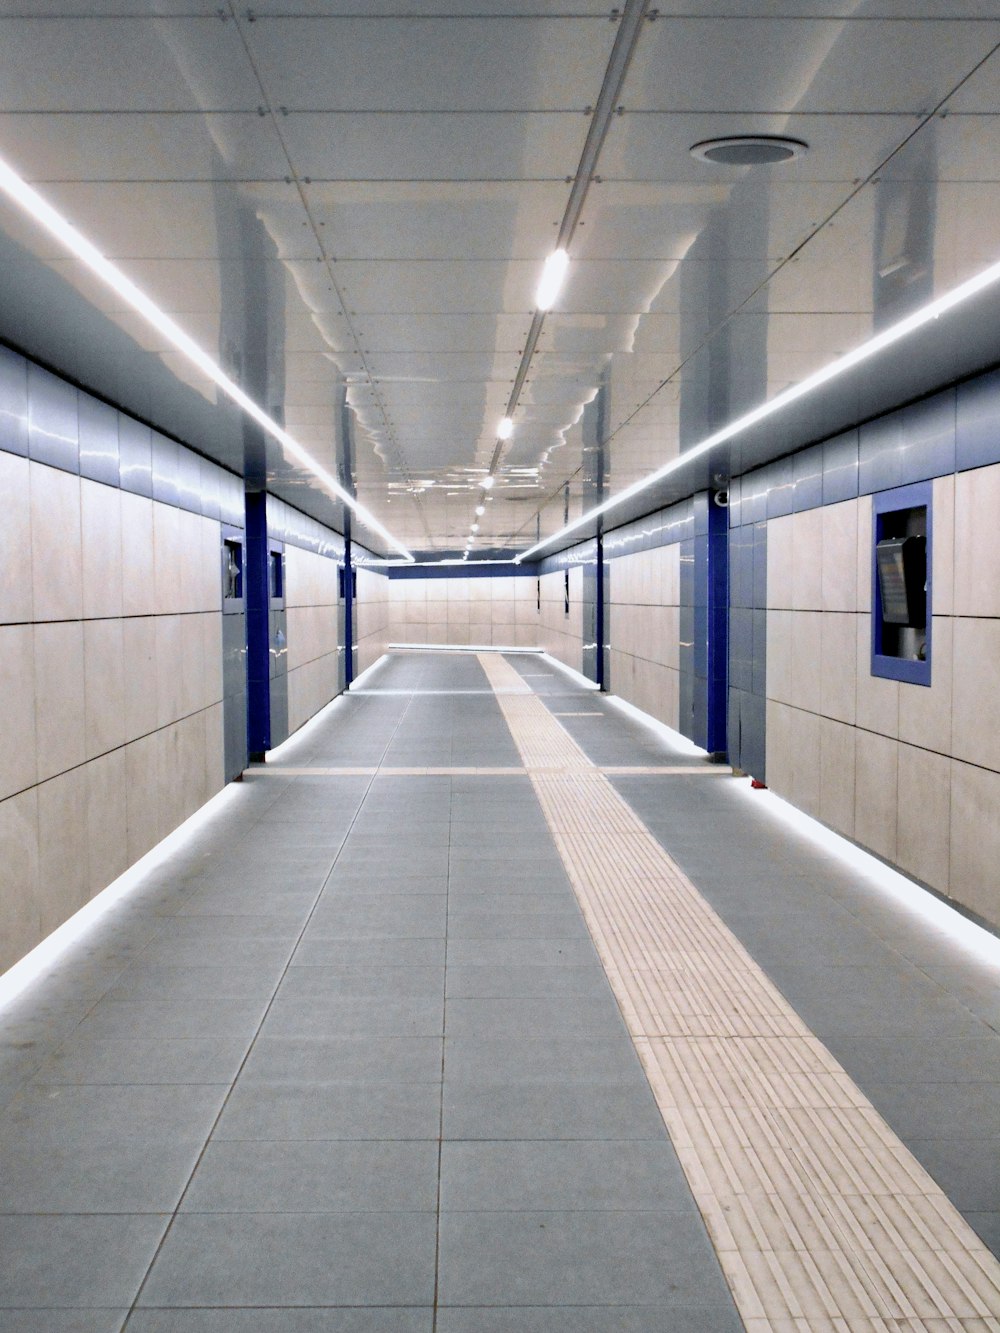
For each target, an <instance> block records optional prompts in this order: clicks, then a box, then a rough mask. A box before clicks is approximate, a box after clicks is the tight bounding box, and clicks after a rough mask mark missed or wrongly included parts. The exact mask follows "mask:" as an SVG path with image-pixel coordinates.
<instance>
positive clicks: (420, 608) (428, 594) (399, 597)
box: [388, 575, 562, 648]
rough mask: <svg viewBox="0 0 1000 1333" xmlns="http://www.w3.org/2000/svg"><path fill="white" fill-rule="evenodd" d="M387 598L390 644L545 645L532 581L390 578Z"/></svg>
mask: <svg viewBox="0 0 1000 1333" xmlns="http://www.w3.org/2000/svg"><path fill="white" fill-rule="evenodd" d="M559 577H560V579H561V578H562V575H560V576H559ZM543 583H544V580H543ZM388 593H389V600H388V617H389V619H388V639H389V642H391V643H435V644H457V645H461V646H463V647H464V646H466V645H468V644H478V645H482V646H487V647H519V648H537V647H540V646H541V643H540V634H541V623H542V621H541V617H540V616H539V614H538V610H537V596H538V591H537V583H536V580H535V579H533V578H528V577H517V578H513V577H503V578H447V579H390V580H389V584H388ZM561 596H562V594H561V593H560V598H561ZM560 614H561V611H560Z"/></svg>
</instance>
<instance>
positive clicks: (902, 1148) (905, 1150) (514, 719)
mask: <svg viewBox="0 0 1000 1333" xmlns="http://www.w3.org/2000/svg"><path fill="white" fill-rule="evenodd" d="M511 720H512V721H515V724H516V718H511ZM515 740H517V737H516V736H515ZM568 869H569V870H571V878H575V877H573V874H572V869H571V866H568ZM612 882H613V881H612ZM692 888H693V886H692ZM761 970H763V969H761ZM612 981H613V978H612ZM887 1130H888V1126H887ZM888 1132H889V1133H891V1130H888ZM893 1137H895V1136H893ZM899 1146H900V1149H901V1150H903V1152H904V1153H905V1152H907V1149H905V1148H904V1146H903V1145H901V1144H900V1145H899ZM935 1188H936V1186H935ZM949 1313H951V1312H949Z"/></svg>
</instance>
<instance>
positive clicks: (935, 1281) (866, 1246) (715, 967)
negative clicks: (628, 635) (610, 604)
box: [479, 654, 1000, 1333]
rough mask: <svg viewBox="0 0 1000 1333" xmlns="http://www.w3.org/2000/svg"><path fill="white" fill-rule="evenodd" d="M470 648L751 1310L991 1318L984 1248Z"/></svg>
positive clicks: (995, 1283)
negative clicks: (507, 729) (518, 754)
mask: <svg viewBox="0 0 1000 1333" xmlns="http://www.w3.org/2000/svg"><path fill="white" fill-rule="evenodd" d="M479 661H480V663H481V665H482V668H483V670H484V672H485V673H486V675H487V677H488V679H489V681H490V684H491V685H492V686H493V688H494V690H495V691H496V694H497V699H498V702H499V705H500V708H501V709H502V711H503V714H504V717H505V719H506V721H507V725H508V726H509V727H510V731H511V735H512V736H513V738H514V741H515V743H516V745H517V747H518V749H519V750H520V752H521V758H522V762H523V763H524V766H525V768H526V770H527V771H528V774H529V776H530V777H531V780H532V783H533V785H534V789H535V792H536V793H537V795H538V799H539V801H540V802H541V805H542V809H543V810H544V812H545V817H546V819H547V820H548V823H549V827H550V829H551V831H552V834H553V837H554V838H555V841H556V844H557V845H558V848H559V851H560V854H561V856H562V858H563V862H564V864H565V866H566V870H567V873H568V875H569V877H570V879H571V881H572V884H573V888H574V890H575V892H576V894H577V897H578V898H579V901H580V905H581V907H582V909H583V913H584V916H585V917H586V920H587V925H588V927H589V928H590V932H591V935H592V936H593V939H594V943H595V944H596V946H597V949H598V952H599V953H600V956H601V959H602V961H603V963H604V966H605V968H606V970H607V973H608V977H609V979H610V981H611V985H612V986H613V988H614V991H615V994H616V996H617V998H618V1003H619V1005H620V1006H621V1010H622V1013H623V1015H624V1017H625V1021H626V1023H627V1024H628V1027H629V1030H630V1032H631V1034H632V1037H633V1040H634V1042H635V1045H636V1049H637V1050H638V1052H639V1056H640V1058H641V1060H642V1062H643V1064H644V1066H645V1068H646V1072H647V1075H648V1076H649V1080H650V1083H651V1085H652V1088H653V1092H654V1094H655V1096H656V1099H657V1101H658V1103H659V1106H660V1110H661V1112H662V1114H663V1118H664V1120H665V1122H666V1124H667V1128H668V1129H669V1131H670V1134H671V1137H672V1139H673V1142H674V1147H675V1148H676V1150H677V1153H678V1156H679V1157H680V1160H681V1164H682V1165H683V1168H684V1171H685V1173H686V1175H687V1178H688V1183H689V1185H690V1187H691V1190H692V1192H693V1194H694V1196H695V1199H696V1200H697V1202H698V1206H699V1208H700V1209H701V1211H702V1214H703V1216H704V1218H705V1222H706V1225H707V1227H708V1230H709V1233H710V1235H711V1237H712V1241H713V1243H714V1245H715V1248H716V1250H717V1251H718V1254H719V1259H720V1262H721V1264H722V1267H723V1270H724V1272H725V1274H726V1278H727V1280H728V1282H729V1285H730V1287H731V1288H732V1292H733V1295H734V1297H735V1300H736V1304H737V1306H738V1308H739V1311H740V1314H741V1316H742V1318H743V1320H744V1322H745V1324H746V1326H747V1328H748V1329H749V1330H751V1331H752V1333H763V1331H764V1330H765V1329H766V1330H776V1331H780V1333H785V1331H786V1330H789V1331H790V1330H796V1331H798V1330H808V1331H809V1333H820V1331H821V1330H838V1331H842V1333H847V1331H848V1330H850V1331H851V1333H853V1331H854V1330H862V1329H863V1330H866V1331H867V1330H903V1329H906V1330H916V1329H926V1330H935V1333H936V1331H937V1330H942V1331H943V1330H956V1333H967V1331H968V1330H971V1329H991V1330H1000V1263H998V1262H997V1260H996V1259H995V1258H994V1257H993V1255H992V1254H991V1253H990V1251H989V1250H988V1249H987V1248H986V1247H985V1246H984V1245H983V1243H982V1241H980V1240H979V1238H978V1237H977V1236H976V1234H975V1232H973V1231H972V1229H971V1228H970V1227H969V1225H968V1224H967V1223H966V1222H965V1220H964V1219H963V1218H962V1216H961V1215H960V1214H959V1213H958V1211H957V1210H956V1209H955V1207H954V1206H953V1205H952V1204H951V1202H950V1201H949V1200H948V1199H947V1198H946V1197H945V1195H944V1194H943V1193H942V1192H941V1190H940V1189H939V1188H938V1186H937V1185H936V1184H935V1183H934V1181H933V1180H932V1179H931V1178H930V1176H929V1175H928V1174H927V1173H926V1171H924V1169H923V1167H921V1166H920V1164H919V1163H918V1162H917V1161H916V1159H915V1158H914V1157H913V1155H912V1154H911V1153H910V1152H909V1151H908V1149H907V1148H905V1147H904V1145H903V1144H902V1143H901V1142H900V1140H899V1139H898V1138H897V1137H896V1136H895V1134H893V1132H892V1130H891V1129H890V1128H889V1126H888V1125H887V1124H886V1123H885V1121H884V1120H883V1119H882V1117H881V1116H880V1115H879V1114H878V1112H877V1111H876V1110H875V1109H874V1107H873V1106H872V1105H871V1103H870V1102H868V1101H867V1099H866V1098H865V1097H864V1096H863V1094H862V1093H861V1091H860V1090H859V1089H858V1088H857V1087H856V1086H855V1085H854V1083H853V1082H852V1081H851V1079H850V1078H849V1077H848V1075H847V1074H846V1073H845V1071H844V1070H843V1069H842V1068H841V1067H840V1065H839V1064H838V1063H837V1061H836V1060H835V1059H834V1058H833V1056H832V1055H831V1054H830V1052H829V1051H828V1050H827V1049H826V1048H825V1047H824V1046H823V1044H822V1042H820V1041H819V1040H818V1038H817V1037H815V1036H814V1035H813V1033H812V1032H810V1030H809V1029H808V1028H807V1027H806V1026H805V1024H804V1023H803V1022H802V1021H801V1019H800V1018H799V1017H798V1016H797V1014H796V1013H795V1011H794V1010H793V1009H792V1008H791V1007H790V1006H789V1005H788V1003H787V1002H786V1000H785V999H784V998H783V996H782V995H781V993H780V992H779V991H778V990H777V989H776V988H775V987H774V986H773V985H772V984H771V982H770V981H769V980H768V978H767V976H766V975H765V974H764V972H762V971H761V969H760V967H759V966H758V965H757V964H756V963H755V962H754V961H753V959H752V958H751V957H750V955H749V954H748V953H747V952H746V950H745V949H743V947H742V946H741V945H740V943H739V941H738V940H737V939H736V938H735V936H734V935H732V933H731V932H730V931H729V930H728V929H727V928H726V926H725V925H724V924H723V922H722V921H721V919H720V918H719V917H718V916H717V915H716V914H715V912H714V911H713V910H712V909H711V907H709V905H708V903H706V902H705V900H704V899H703V898H702V897H701V895H700V894H699V893H698V891H697V890H696V889H695V887H694V885H693V884H692V883H691V882H690V880H688V879H687V877H686V876H685V875H684V874H683V873H682V872H681V870H680V869H679V867H678V866H677V865H676V864H675V862H674V861H672V860H671V858H670V857H669V856H668V855H667V853H666V852H665V851H664V850H663V848H662V847H661V846H660V844H659V843H658V842H657V841H656V839H655V838H654V837H653V836H652V834H651V833H650V832H649V830H648V829H647V828H646V827H645V825H644V824H643V823H642V821H641V820H640V819H639V818H638V817H637V816H636V815H635V814H634V813H633V811H632V810H631V808H630V807H629V806H628V804H627V803H626V802H625V801H624V800H623V799H622V798H621V797H620V796H619V795H618V793H617V792H616V791H615V789H614V787H613V786H612V785H611V783H610V782H609V781H608V779H607V778H606V777H605V776H604V775H603V773H602V772H601V771H600V769H598V768H597V767H596V766H595V765H594V764H592V763H591V762H590V760H589V759H588V758H587V756H586V755H585V754H584V752H583V751H582V750H581V749H580V747H579V746H578V745H577V744H576V742H575V741H574V740H573V739H572V738H571V737H570V736H569V734H568V733H567V732H566V731H565V730H564V728H563V727H562V726H561V725H560V724H559V723H558V722H557V721H556V720H555V718H553V716H552V714H551V713H550V712H549V711H548V709H547V708H546V707H545V705H544V704H543V703H542V701H541V699H539V698H538V697H537V696H536V695H534V694H533V693H532V692H531V689H530V687H529V686H528V685H526V684H525V683H524V680H523V678H522V677H521V676H520V675H519V674H518V673H517V671H515V670H514V668H513V667H512V666H511V665H510V664H509V663H508V662H506V661H504V659H503V658H502V657H500V655H499V654H482V655H481V656H480V657H479ZM554 770H556V771H554Z"/></svg>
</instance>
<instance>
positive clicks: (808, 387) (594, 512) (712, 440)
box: [514, 261, 1000, 564]
mask: <svg viewBox="0 0 1000 1333" xmlns="http://www.w3.org/2000/svg"><path fill="white" fill-rule="evenodd" d="M998 281H1000V261H998V262H997V263H994V264H991V265H990V266H989V268H985V269H983V270H982V272H981V273H977V274H975V275H974V276H973V277H971V278H969V279H967V280H966V281H965V282H962V283H959V285H958V286H957V287H953V288H952V289H951V291H950V292H945V293H944V295H943V296H938V297H936V298H935V300H933V301H930V302H928V304H927V305H925V306H921V307H920V309H919V310H915V311H914V312H913V313H912V314H911V315H907V316H906V317H905V318H904V319H901V320H899V321H898V322H897V323H895V324H890V326H889V327H888V328H887V329H883V330H882V332H881V333H877V334H876V335H875V336H874V337H873V338H869V339H868V340H867V341H866V342H863V343H861V344H860V345H859V346H858V347H855V348H854V350H853V351H850V352H847V353H845V354H844V356H841V357H838V358H837V359H836V360H835V361H831V362H830V363H829V365H826V366H821V367H820V369H819V370H816V371H814V372H813V373H812V374H811V375H807V376H806V378H805V379H804V380H801V381H800V382H799V383H798V384H793V385H792V386H791V388H788V389H784V390H783V391H782V392H781V393H779V394H776V395H775V396H774V397H773V398H769V399H768V400H767V402H765V403H761V404H760V405H759V406H758V407H755V408H753V409H752V411H750V412H747V413H745V414H744V415H743V416H741V417H737V418H736V420H735V421H731V422H729V424H728V425H726V426H723V427H722V429H721V430H717V431H715V432H714V433H713V434H712V435H709V436H708V437H707V438H706V439H704V440H701V441H700V442H699V443H698V444H696V445H694V446H693V447H692V448H690V449H687V450H685V452H684V453H682V454H678V456H677V457H676V458H672V459H671V460H670V462H669V463H664V465H663V466H662V467H660V468H657V469H656V471H655V472H651V473H650V474H649V476H647V477H643V478H642V479H641V480H640V481H636V482H633V484H632V485H631V486H626V487H625V489H624V490H623V491H619V492H618V493H617V494H616V495H612V496H611V497H610V498H609V499H607V500H605V501H604V502H603V504H599V505H595V506H594V508H593V509H588V510H587V512H586V513H585V514H581V515H580V517H579V518H575V519H574V520H573V522H572V523H567V524H566V525H565V526H564V527H562V528H560V529H559V531H558V532H554V533H553V534H552V536H551V537H546V538H545V539H544V541H540V542H536V543H535V545H534V546H529V547H528V549H527V550H526V551H522V552H521V553H520V555H516V556H515V557H514V563H515V564H520V563H521V561H522V560H527V559H528V558H529V557H530V556H532V555H534V554H535V552H536V551H541V550H543V549H544V548H545V547H546V546H551V545H552V544H553V543H554V542H557V541H561V540H562V538H563V537H567V536H569V534H570V533H571V532H575V531H576V530H577V528H581V527H584V526H585V525H586V524H588V523H590V522H591V521H592V520H593V519H595V518H597V517H598V516H599V515H600V514H606V513H607V512H608V510H609V509H614V508H615V506H616V505H620V504H624V503H625V501H626V500H631V499H632V497H633V496H635V495H639V494H640V493H641V492H642V491H644V490H646V489H647V488H648V487H650V486H655V485H656V483H657V482H659V481H662V480H663V479H664V478H665V477H669V476H670V475H671V473H673V472H677V471H679V470H680V468H682V467H686V466H687V464H688V463H690V462H692V461H693V460H694V459H696V458H700V457H701V455H702V454H707V453H708V452H709V451H710V450H712V449H715V448H716V447H717V446H718V445H720V444H725V442H726V441H727V440H731V439H733V438H734V437H735V436H737V435H740V434H742V432H743V431H745V430H748V429H749V428H750V427H751V426H755V425H756V424H757V423H758V421H764V420H765V419H766V418H767V417H770V416H773V415H774V413H775V412H780V411H781V409H782V408H784V407H787V406H788V405H789V404H790V403H794V402H796V401H797V400H798V399H800V398H805V397H806V395H807V394H810V393H813V392H814V391H815V390H816V389H818V388H820V387H821V386H822V385H824V384H827V383H829V381H830V380H834V379H836V378H837V377H838V376H840V375H843V374H845V373H846V372H847V371H848V370H852V369H853V368H854V367H855V366H857V365H860V364H861V362H862V361H867V360H868V359H869V358H870V357H873V356H878V354H879V352H883V351H885V349H886V348H887V347H892V346H893V344H895V343H898V342H900V341H901V340H902V339H903V338H906V337H907V336H908V335H909V334H911V333H914V332H915V331H916V330H917V329H920V328H923V326H924V325H925V324H930V323H932V322H933V321H934V320H935V319H938V318H939V317H940V316H941V315H944V314H947V313H948V311H949V310H953V309H954V308H955V306H958V305H961V304H962V302H963V301H968V300H969V299H970V297H973V296H977V295H978V294H979V293H980V292H982V291H985V290H986V288H987V287H992V286H993V285H994V284H995V283H997V282H998Z"/></svg>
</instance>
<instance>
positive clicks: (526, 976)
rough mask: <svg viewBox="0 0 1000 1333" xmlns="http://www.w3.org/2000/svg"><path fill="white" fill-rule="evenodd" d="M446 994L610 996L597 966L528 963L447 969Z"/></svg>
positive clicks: (609, 989)
mask: <svg viewBox="0 0 1000 1333" xmlns="http://www.w3.org/2000/svg"><path fill="white" fill-rule="evenodd" d="M446 993H447V995H448V998H449V999H453V998H456V997H458V996H469V997H474V996H481V997H483V998H490V997H492V998H496V999H514V998H517V997H519V996H525V997H529V998H530V997H532V996H555V995H580V996H610V995H611V988H610V987H609V985H608V980H607V976H606V975H605V972H604V968H603V967H601V966H600V964H599V963H591V964H590V965H588V966H583V967H542V966H533V965H531V964H524V965H518V964H511V965H509V966H507V967H497V966H492V965H490V964H485V963H480V964H476V963H466V964H454V965H452V966H449V968H448V972H447V978H446Z"/></svg>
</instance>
